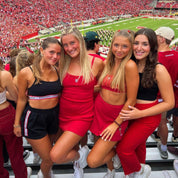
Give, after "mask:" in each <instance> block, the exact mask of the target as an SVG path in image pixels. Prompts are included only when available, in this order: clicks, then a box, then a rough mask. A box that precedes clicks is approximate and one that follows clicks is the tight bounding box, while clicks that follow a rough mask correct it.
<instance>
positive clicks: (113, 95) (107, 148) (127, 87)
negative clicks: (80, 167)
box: [87, 30, 139, 178]
mask: <svg viewBox="0 0 178 178" xmlns="http://www.w3.org/2000/svg"><path fill="white" fill-rule="evenodd" d="M132 43H133V32H131V31H128V30H121V31H116V32H115V34H114V36H113V38H112V42H111V47H110V50H109V53H108V57H107V59H106V65H105V68H104V70H103V73H102V74H101V77H100V79H99V82H98V83H99V84H100V86H101V90H100V93H99V94H98V96H97V97H96V99H95V108H94V112H95V115H94V120H93V123H92V125H91V128H90V130H91V132H92V133H93V134H95V135H96V136H97V137H98V139H97V141H96V143H95V144H94V146H93V148H92V150H91V152H90V153H89V155H88V159H87V161H88V165H89V166H90V167H92V168H95V167H99V166H101V165H103V164H105V163H107V166H108V172H107V174H106V175H105V176H104V177H111V178H114V177H115V169H114V165H113V162H112V158H114V159H116V158H117V157H116V156H115V154H116V152H115V146H116V144H117V143H118V142H119V141H120V140H121V139H122V136H123V135H124V133H125V130H126V128H127V125H128V121H126V122H123V120H122V119H121V118H120V111H121V109H122V108H124V109H126V110H128V109H129V108H128V106H129V105H132V106H134V105H135V102H136V96H137V89H138V84H139V76H138V71H137V66H136V63H135V62H134V61H133V60H131V59H130V58H131V55H132ZM118 166H119V165H118Z"/></svg>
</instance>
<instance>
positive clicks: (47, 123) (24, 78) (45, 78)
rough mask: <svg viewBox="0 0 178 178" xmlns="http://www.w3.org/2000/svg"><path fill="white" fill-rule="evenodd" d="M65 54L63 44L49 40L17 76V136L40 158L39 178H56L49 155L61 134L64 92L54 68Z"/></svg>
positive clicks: (50, 38)
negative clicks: (61, 108) (61, 98)
mask: <svg viewBox="0 0 178 178" xmlns="http://www.w3.org/2000/svg"><path fill="white" fill-rule="evenodd" d="M62 55H63V50H62V47H61V44H60V42H59V41H58V40H57V39H55V38H53V37H49V38H46V39H44V40H43V42H42V45H41V48H40V51H39V53H38V54H37V55H36V56H35V58H34V62H33V65H32V66H30V67H25V68H23V69H22V70H21V71H20V72H19V74H18V80H17V81H18V91H19V93H18V101H17V107H16V118H15V122H14V127H15V128H14V133H15V134H16V136H18V137H19V136H21V135H23V136H24V137H25V138H26V139H27V141H28V142H29V143H30V144H31V146H32V148H33V149H34V150H35V152H37V153H38V154H39V156H40V157H41V159H42V162H41V165H40V168H41V170H40V171H39V172H38V178H41V177H44V178H52V177H53V172H52V165H53V162H52V161H51V159H50V156H49V153H50V150H51V148H52V144H53V139H54V136H55V134H56V133H57V132H58V113H59V105H58V103H59V97H60V94H61V91H62V87H61V82H60V77H59V73H58V72H59V71H58V69H57V68H56V67H55V65H56V63H57V62H58V61H59V59H60V57H61V56H62ZM20 121H21V122H20Z"/></svg>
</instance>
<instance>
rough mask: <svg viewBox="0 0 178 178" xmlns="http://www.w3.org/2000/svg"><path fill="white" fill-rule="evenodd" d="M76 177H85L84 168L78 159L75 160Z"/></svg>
mask: <svg viewBox="0 0 178 178" xmlns="http://www.w3.org/2000/svg"><path fill="white" fill-rule="evenodd" d="M74 178H84V173H83V168H81V167H80V165H79V162H78V161H74Z"/></svg>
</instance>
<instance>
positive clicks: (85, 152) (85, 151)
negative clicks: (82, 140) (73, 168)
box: [78, 145, 90, 168]
mask: <svg viewBox="0 0 178 178" xmlns="http://www.w3.org/2000/svg"><path fill="white" fill-rule="evenodd" d="M78 152H79V154H80V158H79V160H78V163H79V166H80V168H85V167H86V166H87V156H88V154H89V152H90V150H89V148H88V146H87V145H85V146H83V147H82V148H81V149H80V150H79V151H78Z"/></svg>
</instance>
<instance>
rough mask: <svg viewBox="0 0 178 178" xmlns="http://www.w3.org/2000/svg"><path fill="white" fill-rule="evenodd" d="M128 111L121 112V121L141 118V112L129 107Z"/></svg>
mask: <svg viewBox="0 0 178 178" xmlns="http://www.w3.org/2000/svg"><path fill="white" fill-rule="evenodd" d="M129 109H131V110H124V109H123V110H121V112H120V118H121V119H123V121H126V120H132V119H137V118H140V117H141V110H139V109H137V108H135V107H133V106H129Z"/></svg>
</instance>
